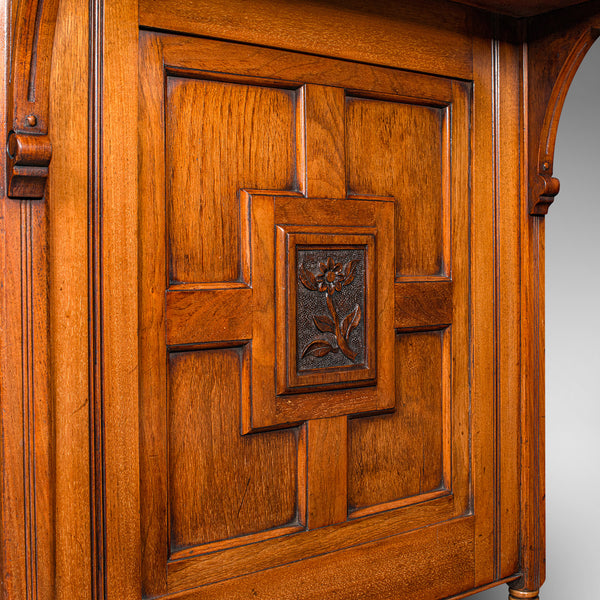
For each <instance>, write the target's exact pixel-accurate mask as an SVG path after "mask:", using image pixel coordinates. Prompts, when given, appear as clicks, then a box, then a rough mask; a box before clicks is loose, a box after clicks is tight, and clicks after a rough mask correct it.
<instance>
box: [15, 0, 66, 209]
mask: <svg viewBox="0 0 600 600" xmlns="http://www.w3.org/2000/svg"><path fill="white" fill-rule="evenodd" d="M15 5H16V7H15V11H16V13H15V21H14V23H15V25H14V37H13V43H12V62H11V77H10V82H9V93H8V100H9V107H8V108H9V118H8V122H9V124H10V127H11V130H10V132H9V135H8V140H7V154H8V161H7V190H8V195H9V196H10V197H11V198H32V199H34V198H42V197H43V196H44V190H45V187H46V179H47V178H48V165H49V164H50V158H51V156H52V146H51V144H50V140H49V139H48V113H49V88H50V65H51V62H52V60H51V59H52V46H53V43H54V29H55V25H56V17H57V14H58V5H59V0H21V2H18V3H15Z"/></svg>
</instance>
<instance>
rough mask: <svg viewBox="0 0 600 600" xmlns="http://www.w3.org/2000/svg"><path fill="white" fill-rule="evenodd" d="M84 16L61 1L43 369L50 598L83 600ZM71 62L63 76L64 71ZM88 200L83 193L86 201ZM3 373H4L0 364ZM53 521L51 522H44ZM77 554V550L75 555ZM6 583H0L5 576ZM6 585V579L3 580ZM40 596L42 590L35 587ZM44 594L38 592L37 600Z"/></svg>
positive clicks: (51, 128)
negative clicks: (48, 398) (48, 423)
mask: <svg viewBox="0 0 600 600" xmlns="http://www.w3.org/2000/svg"><path fill="white" fill-rule="evenodd" d="M89 28H90V15H89V13H88V5H87V3H82V2H81V0H61V2H60V7H59V13H58V18H57V23H56V32H55V39H54V47H53V48H54V49H53V55H52V61H53V67H52V68H51V81H50V88H51V89H52V93H51V94H50V112H49V121H48V134H49V137H50V138H51V139H52V140H55V141H56V142H57V143H55V144H54V146H53V162H52V167H51V168H50V170H49V179H48V188H47V192H46V201H47V203H48V228H49V245H48V256H49V257H51V258H50V260H49V274H50V276H49V280H50V285H49V294H48V304H49V337H50V339H51V346H52V352H51V363H50V368H49V369H48V374H49V376H50V378H51V379H50V385H51V390H52V398H53V400H52V404H53V411H54V443H55V446H54V452H55V456H56V457H57V458H56V459H55V461H54V474H53V479H54V481H53V486H54V494H55V500H54V507H53V513H54V519H53V521H54V522H53V525H54V528H55V532H56V547H55V552H54V556H53V558H52V560H53V563H54V573H55V580H54V581H53V582H52V583H51V590H48V591H47V592H44V593H47V594H48V595H49V597H54V598H56V599H62V598H72V599H73V600H88V599H89V598H90V597H91V595H92V586H93V585H94V584H95V582H96V581H98V579H99V576H101V573H102V570H101V569H100V568H99V565H98V563H97V562H96V558H97V556H94V558H92V556H93V554H95V553H93V551H92V547H93V546H92V540H93V539H94V537H95V534H94V533H92V531H93V529H95V527H93V525H92V523H93V522H94V521H95V517H94V516H93V515H91V514H90V507H91V506H92V504H91V503H92V494H91V489H90V481H91V476H92V466H91V464H90V448H91V446H90V442H91V441H92V432H91V431H90V412H91V408H90V406H92V405H96V398H97V395H96V393H95V391H94V394H93V396H90V386H89V373H90V369H89V366H90V365H89V354H90V348H91V346H90V341H91V338H92V334H91V329H92V327H91V325H92V324H91V322H90V319H89V318H88V313H87V310H86V308H87V302H88V293H89V280H88V273H89V268H90V265H91V264H92V259H91V253H90V252H89V250H88V248H89V239H88V237H89V236H90V235H91V230H92V223H91V221H92V220H93V221H95V220H96V219H95V217H94V218H93V219H90V218H89V214H88V206H89V202H90V200H91V196H92V189H93V186H90V185H89V179H88V178H89V176H90V171H89V159H88V156H87V155H86V152H85V151H82V148H81V140H82V139H85V140H87V138H88V131H89V128H90V123H89V113H88V108H89V104H88V101H89V91H88V86H89V83H90V81H89V80H90V78H91V79H93V75H91V74H89V73H88V69H89V61H90V56H89V55H90V39H89V38H90V36H89V33H90V31H89ZM67 64H68V65H69V69H67V70H66V71H63V70H62V69H61V65H67ZM88 194H89V196H88ZM0 369H1V367H0ZM50 522H52V520H50ZM74 548H77V549H78V551H77V552H74ZM3 579H4V578H3ZM4 580H5V581H6V579H4ZM38 590H40V591H42V590H41V588H40V587H38ZM42 597H43V596H42V595H41V594H39V598H40V599H41V598H42Z"/></svg>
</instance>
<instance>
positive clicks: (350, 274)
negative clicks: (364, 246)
mask: <svg viewBox="0 0 600 600" xmlns="http://www.w3.org/2000/svg"><path fill="white" fill-rule="evenodd" d="M357 264H358V260H351V261H350V262H349V263H348V264H347V265H346V272H345V273H344V285H348V284H350V283H352V282H353V281H354V276H355V273H356V265H357Z"/></svg>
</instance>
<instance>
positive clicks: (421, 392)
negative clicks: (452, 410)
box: [348, 332, 451, 510]
mask: <svg viewBox="0 0 600 600" xmlns="http://www.w3.org/2000/svg"><path fill="white" fill-rule="evenodd" d="M443 336H444V334H443V333H442V332H428V333H408V334H400V335H398V336H397V337H396V351H395V354H396V397H397V400H396V410H395V411H394V412H393V413H392V414H389V415H381V416H375V417H368V418H362V419H351V420H350V421H349V434H348V438H349V450H348V453H349V457H350V461H349V467H348V486H349V489H348V503H349V506H350V509H351V510H355V509H357V508H363V507H368V506H373V505H376V504H389V503H393V501H395V500H401V499H403V498H408V497H410V496H413V497H414V498H413V499H414V502H419V501H420V499H419V496H420V495H421V494H425V493H427V492H431V491H433V490H436V489H438V488H443V487H444V486H450V485H451V482H450V481H449V480H447V481H444V460H443V459H444V453H443V446H444V445H446V444H447V442H448V440H445V439H444V435H445V432H444V426H443V418H444V413H446V414H448V410H449V407H448V406H444V405H443V403H444V394H443V391H442V385H445V383H444V382H442V361H443V360H448V357H447V356H446V357H445V358H444V357H443V355H442V350H443ZM446 349H448V346H446ZM448 467H449V465H446V470H447V472H448V471H449V469H448ZM386 508H388V507H386Z"/></svg>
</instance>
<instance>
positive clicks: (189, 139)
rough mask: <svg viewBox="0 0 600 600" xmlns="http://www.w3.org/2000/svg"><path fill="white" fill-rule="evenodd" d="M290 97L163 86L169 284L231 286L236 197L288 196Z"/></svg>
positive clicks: (252, 89)
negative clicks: (256, 193) (246, 192)
mask: <svg viewBox="0 0 600 600" xmlns="http://www.w3.org/2000/svg"><path fill="white" fill-rule="evenodd" d="M295 96H296V94H295V92H294V91H291V90H282V89H276V88H266V87H260V86H253V85H241V84H235V83H228V82H216V81H202V80H192V79H184V78H180V77H178V78H174V77H172V78H169V79H168V83H167V100H166V106H165V111H166V123H165V129H166V140H165V141H166V144H167V146H166V147H167V149H168V151H167V155H166V169H167V172H168V173H169V178H168V181H167V219H168V244H169V246H168V247H169V279H170V281H171V282H173V283H186V282H217V281H218V282H223V281H238V280H239V279H240V277H241V274H240V272H239V264H240V222H239V219H240V216H239V215H240V207H239V199H238V192H239V190H240V189H244V188H245V189H267V190H270V189H275V190H294V189H295V188H296V161H295V153H294V148H295V135H296V123H295V113H296V109H295V102H296V98H295Z"/></svg>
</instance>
